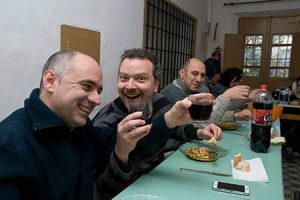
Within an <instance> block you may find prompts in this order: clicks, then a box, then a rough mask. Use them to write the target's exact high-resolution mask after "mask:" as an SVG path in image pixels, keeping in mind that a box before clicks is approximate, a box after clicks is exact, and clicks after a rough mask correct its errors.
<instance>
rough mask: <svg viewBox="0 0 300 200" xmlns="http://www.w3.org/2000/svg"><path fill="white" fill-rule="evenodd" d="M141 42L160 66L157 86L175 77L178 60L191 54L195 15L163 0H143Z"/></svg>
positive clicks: (181, 60) (193, 49) (165, 83)
mask: <svg viewBox="0 0 300 200" xmlns="http://www.w3.org/2000/svg"><path fill="white" fill-rule="evenodd" d="M145 2H146V8H145V11H146V12H145V33H144V34H145V37H144V46H145V48H146V49H150V50H151V51H152V52H153V53H154V54H156V56H157V58H158V60H159V61H160V63H161V66H162V79H161V85H160V87H161V88H163V87H164V86H166V85H167V84H168V83H170V82H172V81H173V80H174V79H176V78H177V77H178V70H179V68H180V67H181V66H182V64H183V63H184V62H185V61H186V60H187V59H189V58H191V57H194V54H195V33H196V28H195V27H196V19H195V18H194V17H192V16H190V15H189V14H187V13H185V12H184V11H182V10H181V9H179V8H178V7H177V6H175V5H172V4H171V3H170V2H168V1H165V0H146V1H145Z"/></svg>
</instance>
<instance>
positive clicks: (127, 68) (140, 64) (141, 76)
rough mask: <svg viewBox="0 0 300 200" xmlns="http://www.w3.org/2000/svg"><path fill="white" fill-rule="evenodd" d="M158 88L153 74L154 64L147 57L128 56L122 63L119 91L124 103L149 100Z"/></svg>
mask: <svg viewBox="0 0 300 200" xmlns="http://www.w3.org/2000/svg"><path fill="white" fill-rule="evenodd" d="M157 89H158V81H155V79H154V76H153V65H152V63H151V62H150V61H149V60H147V59H138V58H133V59H129V58H126V59H124V60H123V62H122V63H121V65H120V69H119V76H118V92H119V95H120V97H121V99H122V101H123V103H124V104H125V105H126V107H127V108H128V104H129V103H131V102H136V101H139V100H149V99H152V96H153V94H154V93H155V92H157Z"/></svg>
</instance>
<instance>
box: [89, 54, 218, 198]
mask: <svg viewBox="0 0 300 200" xmlns="http://www.w3.org/2000/svg"><path fill="white" fill-rule="evenodd" d="M159 80H160V68H159V64H158V61H157V59H156V57H155V55H154V54H152V53H151V52H149V51H147V50H145V49H129V50H126V51H125V52H124V54H123V55H122V56H121V63H120V66H119V72H118V84H117V85H118V86H117V87H118V93H119V97H118V98H116V99H115V100H114V101H112V102H111V103H109V104H107V105H106V106H105V107H103V108H102V109H101V110H100V111H99V112H98V114H97V115H96V116H95V118H94V119H93V122H94V126H95V127H112V128H116V127H117V125H118V123H119V122H120V121H121V120H122V119H123V118H124V117H125V116H126V115H128V107H129V105H130V104H132V103H136V102H139V101H142V100H151V101H152V102H153V112H152V115H151V118H150V119H149V120H148V121H150V122H151V124H152V126H151V130H150V133H149V134H148V135H147V136H145V137H144V138H143V139H141V140H140V141H139V142H138V143H137V146H136V148H135V149H134V150H133V151H132V152H131V153H130V155H129V157H130V158H131V160H132V162H133V173H132V176H131V177H130V178H129V179H128V180H126V181H124V185H123V187H119V188H118V187H115V194H117V193H118V192H120V191H121V190H122V189H124V188H125V187H126V186H128V185H129V184H130V183H132V182H133V181H134V180H136V179H137V178H138V177H140V176H141V175H143V174H145V173H148V172H149V171H151V170H152V169H153V168H154V167H155V166H157V165H158V164H159V163H160V162H162V160H163V159H164V152H165V151H167V150H171V149H170V148H173V149H172V150H176V148H178V145H177V144H178V143H183V142H186V141H190V140H193V139H210V138H211V137H213V136H215V138H217V139H221V138H222V131H221V129H220V128H219V127H217V126H215V125H213V124H211V125H209V126H208V127H206V128H204V129H197V128H195V127H194V126H193V125H191V124H185V125H182V126H180V127H178V129H176V130H175V129H174V130H170V129H168V127H166V125H165V124H164V123H162V121H163V120H159V118H161V116H163V115H164V114H165V113H167V112H168V111H169V110H170V108H171V106H170V102H169V101H168V99H167V98H166V97H164V96H163V95H161V94H159V93H157V91H158V86H159ZM201 95H203V96H205V95H209V96H211V94H201ZM111 137H115V138H116V137H117V136H116V135H115V134H114V135H113V136H111ZM175 142H176V144H174V143H175ZM167 148H168V149H167ZM100 183H101V182H100ZM101 185H103V184H100V185H97V186H98V190H99V191H103V190H104V189H103V188H102V187H101Z"/></svg>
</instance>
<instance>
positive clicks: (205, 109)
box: [189, 104, 213, 121]
mask: <svg viewBox="0 0 300 200" xmlns="http://www.w3.org/2000/svg"><path fill="white" fill-rule="evenodd" d="M212 108H213V105H212V104H209V105H198V104H193V105H192V106H191V107H189V112H190V115H191V117H192V119H193V120H200V121H204V120H208V119H209V118H210V114H211V112H212Z"/></svg>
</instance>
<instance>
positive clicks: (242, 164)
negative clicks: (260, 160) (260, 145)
mask: <svg viewBox="0 0 300 200" xmlns="http://www.w3.org/2000/svg"><path fill="white" fill-rule="evenodd" d="M233 167H234V168H236V169H238V170H241V171H242V172H249V171H250V163H249V162H248V161H247V160H243V159H242V154H241V153H239V154H236V155H234V157H233Z"/></svg>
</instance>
